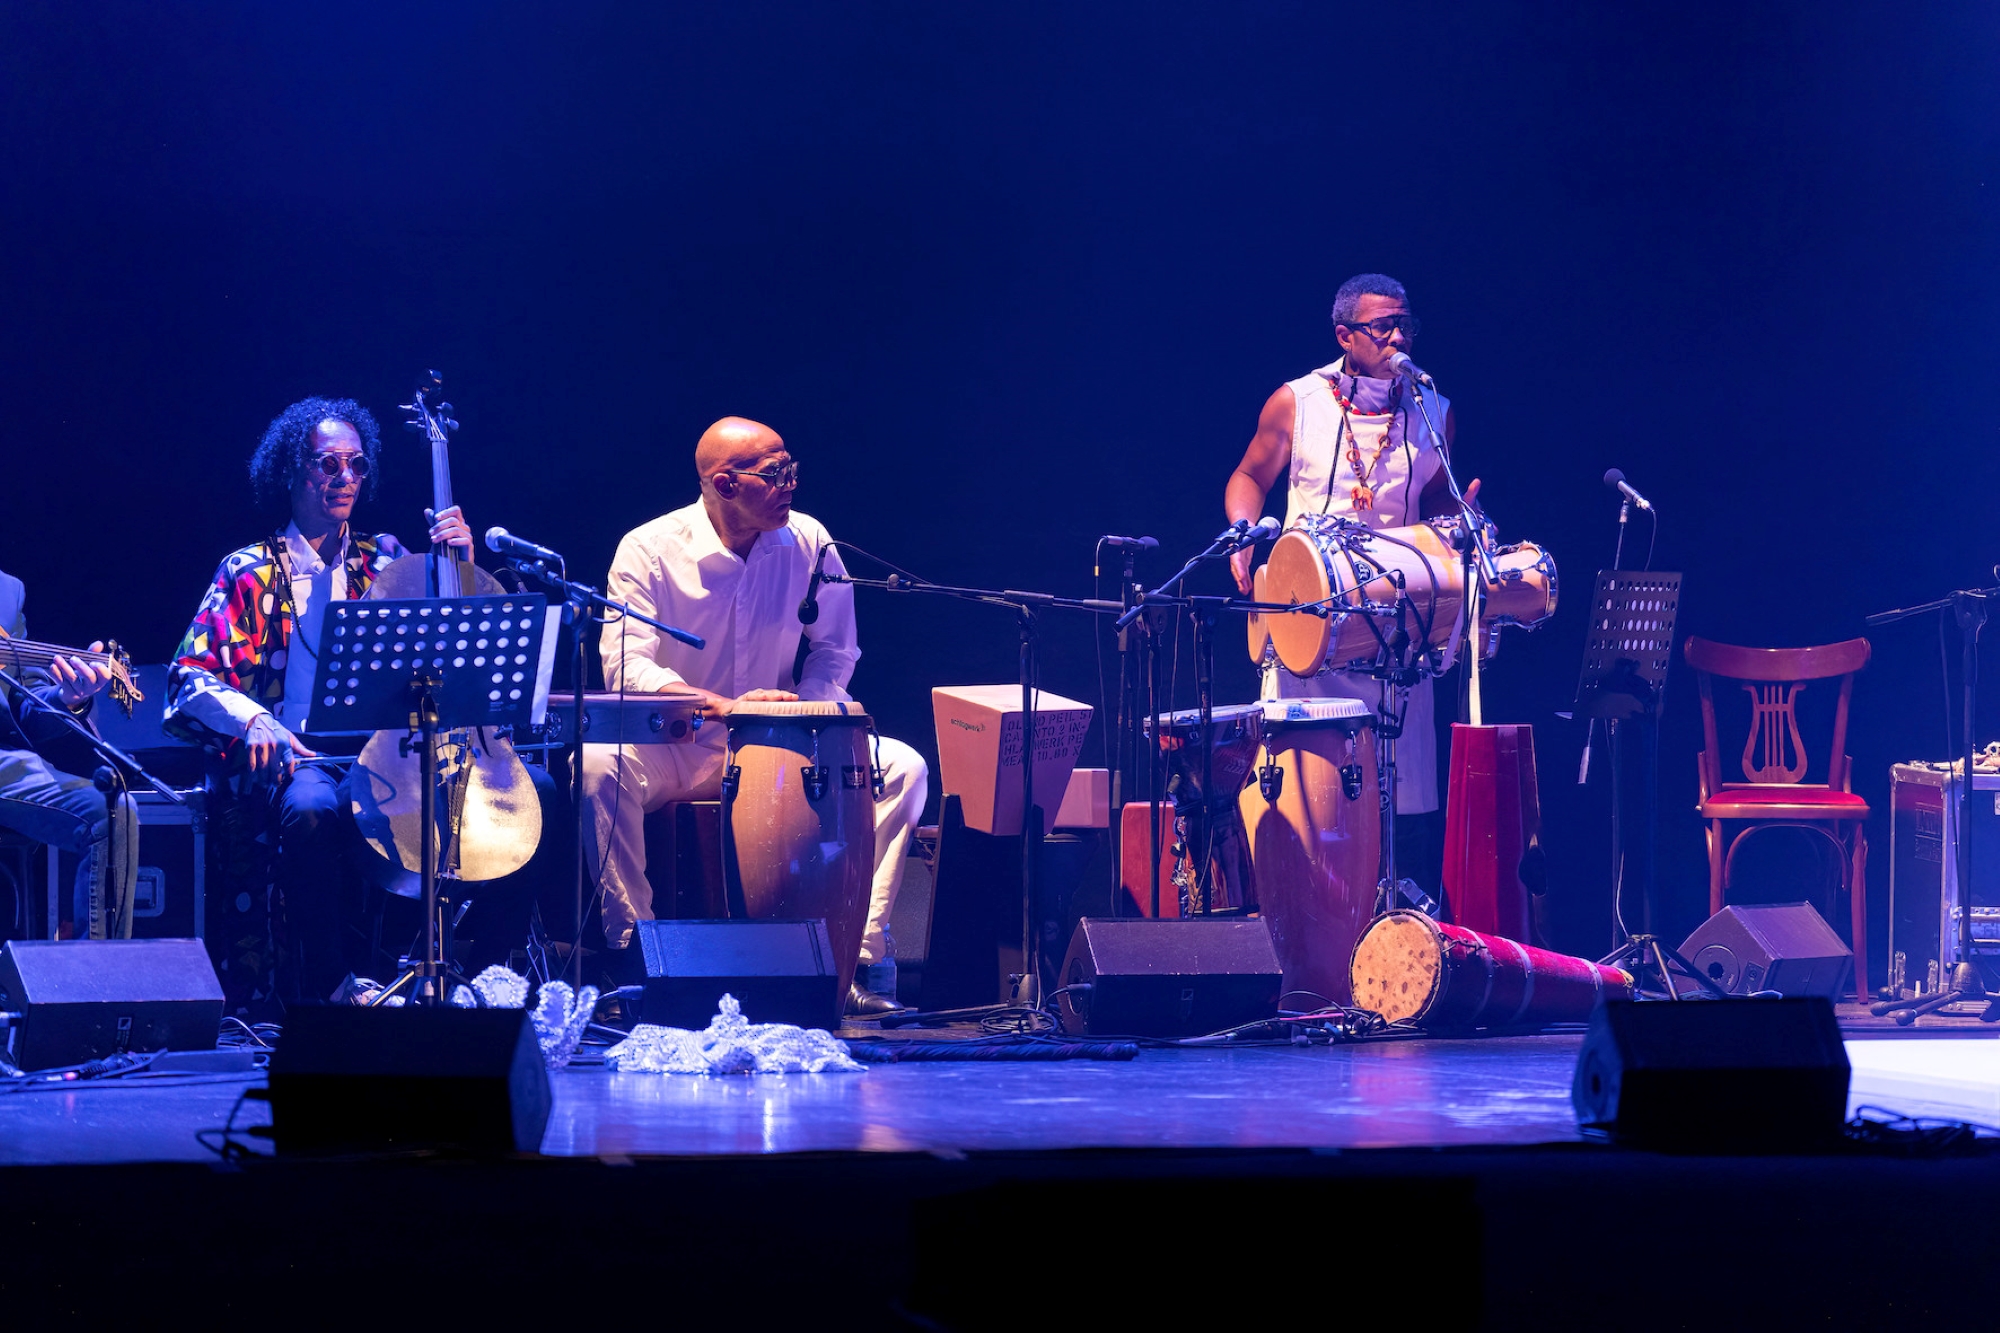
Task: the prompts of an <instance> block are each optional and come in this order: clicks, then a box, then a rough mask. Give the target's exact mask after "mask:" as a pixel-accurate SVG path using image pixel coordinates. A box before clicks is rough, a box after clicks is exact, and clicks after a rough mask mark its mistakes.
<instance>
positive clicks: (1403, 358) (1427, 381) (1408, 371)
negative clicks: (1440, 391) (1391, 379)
mask: <svg viewBox="0 0 2000 1333" xmlns="http://www.w3.org/2000/svg"><path fill="white" fill-rule="evenodd" d="M1389 369H1391V370H1393V371H1395V372H1396V373H1397V374H1398V375H1401V376H1403V377H1405V378H1408V379H1413V380H1415V381H1416V382H1417V383H1419V384H1421V385H1423V386H1424V387H1425V388H1429V389H1435V388H1437V381H1436V380H1433V379H1432V378H1431V377H1430V376H1429V375H1428V374H1427V373H1425V371H1424V368H1423V367H1422V366H1420V365H1418V364H1417V363H1416V362H1414V361H1412V360H1410V354H1409V353H1408V352H1395V353H1392V354H1391V355H1390V357H1389Z"/></svg>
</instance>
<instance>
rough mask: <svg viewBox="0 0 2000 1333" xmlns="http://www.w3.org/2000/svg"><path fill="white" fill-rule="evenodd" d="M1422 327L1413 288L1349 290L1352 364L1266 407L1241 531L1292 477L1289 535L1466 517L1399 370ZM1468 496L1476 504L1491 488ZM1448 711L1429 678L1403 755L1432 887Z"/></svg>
mask: <svg viewBox="0 0 2000 1333" xmlns="http://www.w3.org/2000/svg"><path fill="white" fill-rule="evenodd" d="M1421 327H1422V326H1421V325H1420V324H1419V322H1418V320H1417V317H1416V315H1415V314H1414V313H1412V311H1411V309H1410V299H1409V294H1408V293H1407V292H1406V291H1404V289H1403V284H1402V283H1400V282H1397V281H1396V280H1395V279H1394V278H1392V277H1389V276H1388V275H1387V274H1383V273H1362V274H1359V275H1357V276H1355V277H1352V278H1349V279H1348V280H1347V281H1346V282H1344V283H1342V284H1341V285H1340V290H1339V292H1338V293H1336V295H1335V296H1334V300H1333V336H1334V341H1335V342H1337V343H1339V345H1340V351H1341V355H1340V357H1339V358H1338V359H1337V360H1335V361H1334V362H1333V363H1332V364H1330V365H1325V366H1321V367H1320V368H1319V369H1317V370H1314V371H1311V372H1310V373H1308V374H1305V375H1302V376H1300V377H1299V378H1298V379H1295V380H1291V381H1289V382H1287V383H1285V384H1281V385H1279V386H1278V389H1277V391H1276V392H1274V393H1273V394H1272V395H1271V396H1270V398H1269V399H1267V400H1266V401H1265V403H1264V410H1263V412H1262V413H1261V414H1259V416H1258V418H1257V431H1256V434H1254V435H1253V436H1251V438H1250V447H1249V448H1248V449H1246V450H1244V453H1243V461H1242V462H1240V463H1238V464H1237V465H1236V470H1235V471H1234V472H1232V473H1231V474H1230V476H1229V481H1228V484H1227V486H1226V487H1225V488H1224V491H1223V502H1222V503H1223V510H1224V511H1225V512H1226V513H1227V514H1228V515H1229V519H1230V521H1231V522H1235V521H1236V520H1238V519H1245V520H1248V521H1250V522H1253V523H1254V522H1256V521H1257V518H1258V517H1259V516H1260V515H1261V514H1262V513H1263V509H1264V499H1265V496H1266V495H1267V494H1269V492H1270V490H1271V487H1272V486H1274V485H1275V484H1277V481H1278V478H1280V477H1284V478H1286V491H1285V527H1286V528H1287V529H1290V528H1292V527H1294V526H1296V525H1297V524H1298V521H1299V520H1300V519H1301V518H1302V517H1304V516H1305V515H1307V514H1337V515H1339V516H1341V517H1343V518H1347V519H1352V520H1354V521H1355V522H1358V523H1365V524H1367V525H1368V526H1369V527H1371V528H1378V529H1379V528H1400V527H1408V526H1409V525H1411V524H1413V523H1420V522H1422V521H1423V520H1425V519H1428V518H1437V517H1442V516H1445V515H1450V514H1454V513H1456V512H1458V506H1457V504H1456V502H1455V501H1454V500H1453V499H1452V497H1451V491H1450V488H1449V486H1448V485H1447V484H1446V481H1445V476H1444V466H1443V462H1442V460H1441V459H1440V458H1439V457H1438V453H1437V449H1436V446H1435V444H1434V443H1433V441H1432V439H1431V435H1430V430H1429V427H1428V426H1427V425H1426V419H1425V416H1424V412H1423V411H1420V410H1419V409H1418V407H1417V405H1416V402H1415V399H1414V397H1413V394H1412V390H1411V386H1410V384H1409V382H1408V381H1407V380H1404V379H1402V378H1401V377H1399V376H1398V374H1397V372H1396V371H1395V369H1394V368H1393V367H1392V365H1391V359H1392V358H1393V357H1394V356H1395V355H1396V354H1397V353H1399V352H1401V353H1404V354H1405V355H1407V354H1408V353H1409V350H1410V348H1411V346H1412V345H1413V344H1414V343H1415V341H1416V338H1417V333H1418V332H1419V330H1420V329H1421ZM1424 410H1425V411H1428V413H1429V420H1430V421H1432V422H1437V423H1439V425H1440V428H1441V430H1442V432H1443V434H1444V438H1445V443H1446V445H1447V446H1449V445H1450V443H1451V442H1452V440H1453V438H1454V437H1455V434H1456V431H1457V419H1456V417H1455V416H1454V414H1453V411H1452V407H1451V402H1450V400H1449V399H1447V398H1445V397H1444V396H1443V395H1441V394H1438V393H1435V392H1432V391H1428V390H1427V391H1426V392H1425V403H1424ZM1465 493H1466V499H1467V500H1468V501H1476V498H1477V496H1478V493H1479V483H1478V482H1477V481H1474V482H1473V483H1472V484H1471V485H1470V486H1468V487H1466V492H1465ZM1254 553H1255V552H1254V550H1252V549H1245V550H1241V551H1238V552H1237V553H1236V554H1235V555H1234V556H1233V557H1232V558H1231V561H1230V568H1231V571H1232V572H1233V573H1234V574H1235V576H1236V586H1237V587H1238V588H1239V589H1240V590H1241V591H1243V592H1245V593H1248V592H1249V591H1250V589H1251V582H1250V564H1251V559H1252V557H1253V555H1254ZM1275 676H1276V680H1275V682H1274V685H1275V690H1276V693H1277V695H1278V696H1279V697H1304V696H1327V695H1336V696H1344V697H1347V698H1354V699H1361V700H1363V701H1365V702H1367V703H1370V704H1373V703H1375V702H1377V700H1378V699H1379V698H1380V687H1379V686H1378V685H1377V683H1376V682H1375V681H1374V680H1373V679H1372V678H1370V677H1368V676H1363V675H1357V674H1353V673H1349V672H1341V671H1333V672H1327V673H1325V674H1323V675H1319V676H1315V677H1312V678H1310V679H1306V680H1300V679H1299V678H1297V677H1295V676H1293V675H1292V674H1291V673H1290V672H1288V671H1284V670H1282V669H1281V670H1279V671H1277V672H1276V673H1275ZM1269 688H1270V687H1268V686H1267V690H1268V689H1269ZM1436 714H1437V705H1436V700H1435V698H1434V691H1433V689H1432V683H1431V681H1430V680H1428V679H1426V680H1424V681H1422V682H1420V683H1419V684H1418V685H1417V686H1416V688H1414V689H1412V690H1411V691H1410V704H1409V711H1408V713H1407V714H1406V715H1405V717H1404V721H1403V735H1402V739H1401V740H1400V741H1399V742H1398V744H1397V751H1396V815H1397V819H1396V835H1397V864H1398V865H1399V866H1400V867H1405V868H1408V869H1409V870H1410V871H1411V872H1412V873H1414V874H1415V876H1416V877H1417V878H1418V880H1419V882H1420V883H1421V882H1423V881H1424V880H1426V879H1428V880H1429V882H1430V883H1431V884H1432V885H1435V884H1436V882H1437V877H1438V874H1437V868H1438V861H1439V857H1440V854H1441V851H1442V836H1441V835H1442V828H1441V827H1440V821H1439V819H1438V816H1437V810H1438V778H1437V724H1436Z"/></svg>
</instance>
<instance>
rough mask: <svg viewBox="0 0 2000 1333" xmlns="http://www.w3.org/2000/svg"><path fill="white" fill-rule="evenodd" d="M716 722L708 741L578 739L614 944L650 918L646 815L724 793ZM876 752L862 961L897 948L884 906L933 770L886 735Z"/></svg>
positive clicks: (891, 899) (607, 931)
mask: <svg viewBox="0 0 2000 1333" xmlns="http://www.w3.org/2000/svg"><path fill="white" fill-rule="evenodd" d="M713 730H714V732H715V733H716V740H715V742H713V743H705V742H695V743H692V744H687V745H586V746H584V747H583V793H584V798H585V799H586V800H588V801H589V802H590V806H591V813H592V816H593V820H594V822H595V824H596V827H597V836H596V838H595V839H593V840H592V841H593V842H594V844H595V848H594V850H595V852H596V857H597V859H596V861H595V863H594V866H595V867H596V868H599V880H598V882H599V883H600V884H601V885H602V886H603V889H604V938H605V939H606V940H607V941H608V942H610V944H611V945H612V946H613V947H615V948H623V947H624V946H625V944H626V943H627V942H628V941H629V940H630V939H631V937H632V926H633V923H634V922H637V921H650V920H652V919H653V886H652V885H651V883H649V882H648V881H647V879H646V828H645V820H646V816H647V814H649V813H650V812H652V811H654V810H657V809H659V808H660V807H661V806H663V805H665V804H667V803H668V802H669V801H713V800H718V799H720V797H721V795H722V760H723V754H724V751H723V747H722V744H721V734H720V733H721V732H722V728H721V727H715V728H713ZM877 753H878V754H879V756H880V762H881V765H882V778H883V783H882V794H881V795H880V796H878V797H876V798H875V879H874V883H873V885H872V886H871V888H870V890H869V895H868V926H867V929H866V930H865V931H864V932H863V933H862V936H861V962H862V963H863V964H864V965H866V964H868V963H879V962H882V961H884V960H885V959H889V958H893V957H895V955H896V942H895V939H894V938H893V937H892V936H891V935H890V933H889V914H890V912H892V911H893V910H895V906H896V890H897V889H898V888H900V887H901V886H902V882H903V859H904V858H905V857H907V856H908V855H909V852H910V833H911V831H912V830H914V829H915V828H916V826H917V821H918V820H919V819H920V818H922V816H923V813H924V798H925V797H926V796H928V795H929V794H930V770H929V769H928V768H926V767H925V766H924V759H923V756H922V755H920V754H918V753H917V752H916V751H915V750H913V749H911V748H910V747H909V746H907V745H905V744H903V743H902V742H901V741H896V740H890V739H889V738H888V737H887V736H884V737H883V738H882V740H881V745H880V749H879V750H878V751H877Z"/></svg>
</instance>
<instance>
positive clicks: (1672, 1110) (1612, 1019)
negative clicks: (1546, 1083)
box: [1570, 996, 1849, 1152]
mask: <svg viewBox="0 0 2000 1333" xmlns="http://www.w3.org/2000/svg"><path fill="white" fill-rule="evenodd" d="M1848 1073H1849V1070H1848V1064H1847V1050H1846V1048H1845V1047H1843V1046H1842V1045H1841V1041H1840V1025H1839V1024H1838V1023H1837V1022H1835V1021H1834V1016H1833V1004H1832V1002H1831V1001H1829V1000H1827V999H1825V998H1823V997H1820V996H1808V997H1801V998H1798V999H1782V1000H1687V1001H1684V1002H1681V1003H1661V1002H1654V1003H1642V1002H1638V1001H1632V1000H1613V1001H1609V1002H1607V1003H1605V1004H1602V1005H1600V1006H1598V1009H1597V1012H1596V1013H1595V1014H1593V1015H1592V1016H1591V1020H1590V1030H1589V1032H1588V1033H1586V1034H1585V1036H1584V1039H1583V1049H1582V1050H1581V1051H1580V1052H1579V1053H1578V1055H1577V1060H1576V1075H1575V1078H1574V1080H1573V1081H1572V1083H1571V1085H1570V1101H1571V1103H1572V1104H1573V1105H1574V1106H1575V1107H1576V1118H1577V1122H1578V1123H1579V1124H1581V1125H1583V1126H1584V1127H1585V1128H1587V1129H1588V1128H1597V1129H1602V1130H1605V1131H1607V1132H1609V1133H1610V1134H1611V1136H1612V1137H1613V1138H1615V1139H1618V1140H1619V1141H1620V1142H1624V1143H1630V1144H1632V1145H1633V1146H1635V1147H1641V1148H1658V1149H1664V1150H1667V1151H1708V1152H1714V1151H1726V1152H1734V1151H1767V1150H1771V1149H1788V1148H1812V1147H1823V1146H1826V1145H1828V1144H1832V1143H1835V1142H1837V1141H1838V1140H1839V1138H1840V1133H1841V1126H1842V1124H1843V1122H1844V1121H1845V1119H1846V1115H1847V1084H1848Z"/></svg>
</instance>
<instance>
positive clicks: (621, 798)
mask: <svg viewBox="0 0 2000 1333" xmlns="http://www.w3.org/2000/svg"><path fill="white" fill-rule="evenodd" d="M695 470H696V473H697V475H698V478H699V481H700V483H701V498H700V499H699V500H698V501H696V502H695V503H693V504H691V505H688V506H686V507H685V508H682V509H676V510H674V511H673V512H672V513H669V514H665V515H663V516H661V517H659V518H656V519H654V520H653V521H652V522H650V523H647V524H645V525H644V526H642V527H639V528H636V529H634V530H633V531H632V532H629V533H627V534H626V535H625V538H624V540H623V541H621V542H620V543H619V544H618V553H617V555H616V557H615V558H614V559H613V561H612V565H611V572H610V575H609V577H608V578H607V580H606V584H607V586H606V589H605V591H606V594H607V595H608V596H610V597H611V598H613V599H615V600H617V601H621V602H625V603H627V604H629V605H630V606H632V607H633V608H634V609H635V610H637V611H640V612H642V613H644V614H646V615H649V616H652V617H654V618H656V619H659V620H663V621H665V622H667V623H668V624H672V625H676V626H678V627H680V628H682V629H686V630H689V631H692V632H693V633H695V634H697V635H699V636H701V637H702V638H705V639H706V640H707V641H708V646H707V648H706V649H695V648H691V647H688V646H687V645H685V644H682V643H679V642H677V641H675V640H673V639H670V638H668V637H667V636H666V635H664V634H661V633H660V632H659V631H657V630H655V629H653V628H652V627H651V626H649V625H645V624H642V623H640V622H639V621H637V620H630V619H626V620H615V621H613V622H612V623H610V624H609V625H607V626H606V627H605V629H604V630H603V632H602V635H601V637H600V639H599V649H600V652H601V654H602V657H603V662H604V683H605V685H606V687H607V688H609V689H613V690H626V691H630V692H633V693H673V694H694V695H696V696H698V697H699V699H700V714H699V715H700V717H701V719H702V720H703V721H704V722H705V723H706V724H707V725H704V726H701V727H699V728H698V729H697V731H696V733H695V743H693V744H690V745H639V746H610V745H587V746H585V747H584V756H585V757H584V792H585V796H586V799H588V800H589V801H590V802H591V805H592V808H593V810H594V812H595V818H596V828H597V837H596V839H595V842H596V844H597V851H598V859H599V863H600V865H601V874H600V877H599V878H600V884H601V887H602V892H603V920H604V934H605V939H606V941H607V943H608V944H609V945H610V946H611V947H612V948H613V949H621V948H624V947H626V946H627V945H628V944H629V942H630V941H631V939H632V935H633V926H634V923H636V922H638V921H643V920H650V919H652V917H653V890H652V887H651V885H650V884H649V883H648V881H647V878H646V841H645V827H644V821H645V816H646V814H647V812H648V811H652V810H657V809H659V808H660V807H661V806H664V805H666V804H667V803H668V802H670V801H689V800H710V801H712V800H715V799H717V798H718V797H719V796H720V794H721V788H722V779H723V762H724V755H725V744H726V741H727V728H726V725H725V723H724V720H725V719H726V718H727V717H728V715H729V713H730V711H731V709H732V708H733V707H734V706H735V705H736V704H737V703H739V702H751V703H768V702H786V701H791V700H799V699H804V700H813V701H822V702H839V703H850V702H852V696H851V695H849V694H848V692H847V683H848V681H849V680H850V679H851V678H852V676H853V674H854V664H855V662H856V661H857V660H858V659H859V658H860V656H861V650H860V647H859V646H858V644H857V641H856V636H855V625H854V590H853V588H851V587H849V586H847V585H846V584H842V583H830V584H823V585H821V586H820V587H819V588H818V589H817V592H816V594H815V598H816V603H817V606H818V616H817V618H816V619H814V620H813V622H812V624H811V625H810V627H808V626H807V625H806V624H805V623H804V622H803V621H802V620H801V618H800V603H801V602H802V601H804V600H805V599H806V597H807V594H808V590H809V585H810V584H811V583H812V576H813V571H814V569H815V568H820V569H823V570H824V572H825V573H826V574H828V575H843V574H845V572H846V569H845V566H844V565H843V564H842V563H841V560H840V555H839V553H838V551H837V550H835V549H834V548H833V545H832V543H833V538H832V537H831V536H830V535H829V534H828V532H827V530H826V528H825V527H824V526H822V525H821V524H820V523H819V522H818V521H817V520H815V519H812V518H809V517H807V516H806V515H804V514H801V513H798V512H796V511H795V510H793V508H792V497H793V494H794V492H795V490H796V488H797V486H798V479H799V465H798V463H797V461H796V460H794V459H793V457H792V455H791V453H790V451H788V450H787V449H786V447H785V442H784V441H783V440H782V439H780V438H779V436H778V434H777V432H775V431H773V430H772V429H771V428H770V427H768V426H764V425H760V424H759V423H757V422H754V421H748V420H744V419H742V418H739V417H725V418H723V419H722V420H720V421H718V422H716V423H715V424H714V425H712V426H710V427H709V428H708V429H707V430H706V431H705V432H703V434H702V436H701V439H700V441H699V442H698V443H697V444H696V446H695ZM801 636H804V642H803V643H802V642H801ZM875 756H876V764H877V766H878V767H879V768H880V769H881V773H882V786H881V788H880V791H879V793H878V794H877V795H876V797H875V847H874V856H875V874H874V881H873V884H872V888H871V892H870V895H869V903H868V918H867V925H866V928H865V930H864V932H863V935H862V940H861V954H860V963H861V967H860V969H859V971H858V972H857V980H856V982H855V984H854V985H853V986H852V987H851V988H850V990H849V993H848V997H847V1007H848V1012H849V1013H851V1014H856V1015H860V1016H869V1015H875V1014H881V1013H886V1012H889V1011H891V1010H893V1009H895V1008H897V1007H898V1006H897V1005H896V1003H895V1002H894V1001H893V1000H892V999H890V998H888V997H885V996H882V995H880V994H877V993H876V992H874V991H872V990H870V989H869V988H868V986H867V985H866V983H865V981H864V980H863V979H862V978H866V977H867V976H869V975H870V971H871V969H872V968H874V967H875V966H876V965H879V964H883V963H886V962H888V961H890V960H892V959H893V958H894V957H895V943H894V940H893V938H892V937H891V934H890V930H889V916H890V912H891V910H892V908H893V907H894V906H895V902H896V892H897V889H898V888H899V887H900V885H901V881H902V873H903V862H904V858H905V857H906V855H907V854H908V850H909V842H910V835H911V832H912V830H913V829H914V828H915V827H916V823H917V820H918V819H919V818H920V817H921V816H922V813H923V808H924V798H925V796H926V795H927V793H928V791H929V786H930V774H929V771H928V769H926V767H925V765H924V761H923V758H922V756H921V755H919V754H918V753H917V752H916V751H915V750H913V749H912V748H910V747H909V746H908V745H905V744H903V743H902V742H900V741H895V740H891V739H889V738H887V737H880V738H877V740H876V741H875ZM877 975H879V973H878V974H877Z"/></svg>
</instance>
